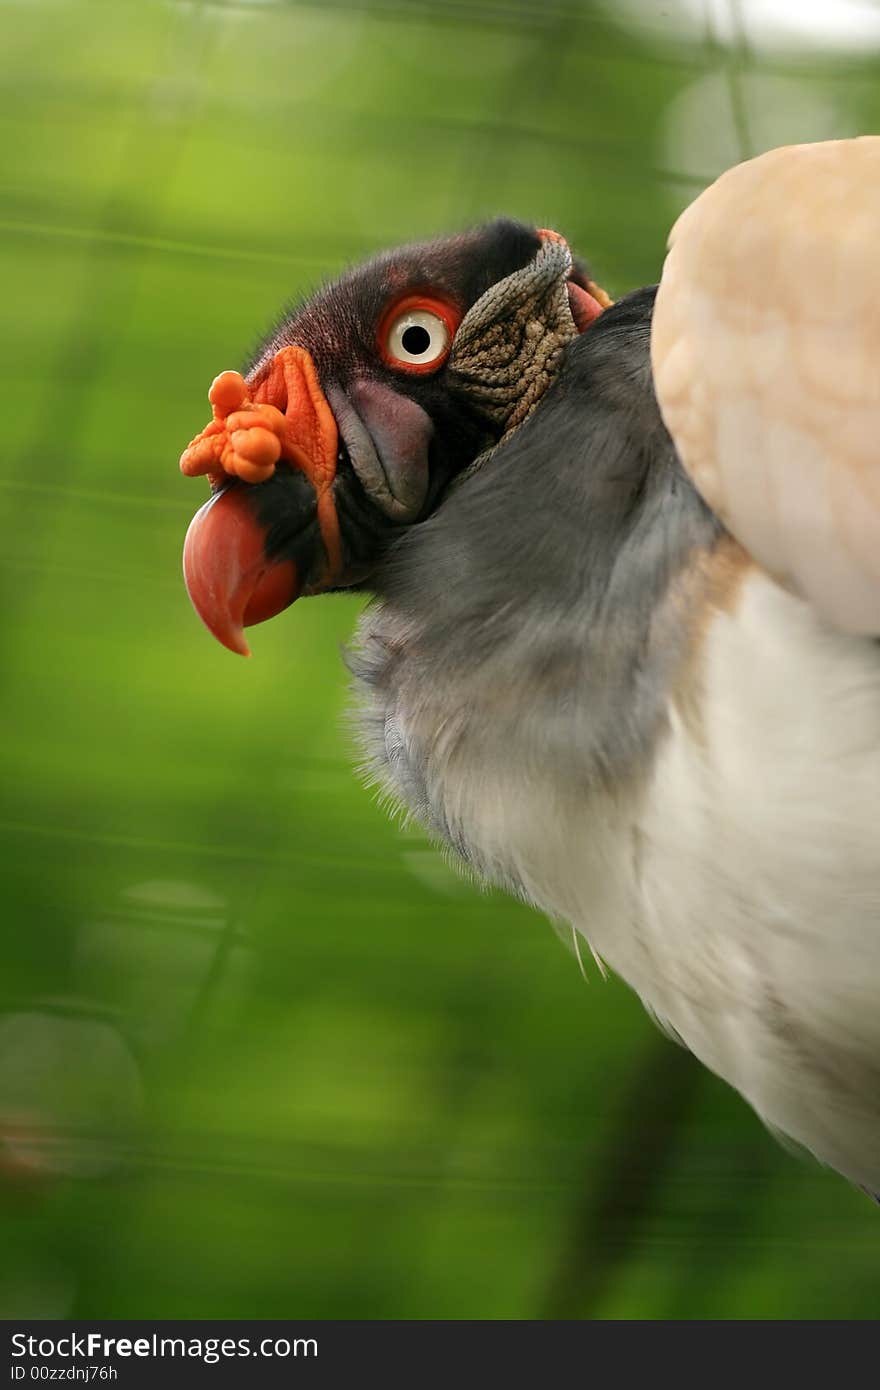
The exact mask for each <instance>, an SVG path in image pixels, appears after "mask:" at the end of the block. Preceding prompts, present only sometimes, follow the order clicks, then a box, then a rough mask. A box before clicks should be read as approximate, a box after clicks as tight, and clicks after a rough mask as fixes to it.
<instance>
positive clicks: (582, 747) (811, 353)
mask: <svg viewBox="0 0 880 1390" xmlns="http://www.w3.org/2000/svg"><path fill="white" fill-rule="evenodd" d="M878 248H880V138H877V139H873V138H869V137H866V138H863V139H861V140H853V141H841V142H833V143H828V144H821V145H815V146H795V147H790V148H786V149H781V150H776V151H772V152H770V153H769V154H766V155H763V156H760V157H759V158H757V159H755V160H752V161H750V162H748V163H745V164H743V165H740V166H739V167H737V168H735V169H733V170H730V171H728V172H727V173H726V174H724V175H723V176H722V177H721V178H720V179H719V180H718V181H717V182H716V183H715V184H714V185H713V186H711V187H710V188H709V189H707V190H706V191H705V192H704V193H702V194H701V195H700V196H699V197H698V198H697V200H696V201H695V202H694V203H693V204H692V205H691V207H689V208H688V209H687V210H686V211H685V212H684V214H683V215H682V216H681V218H680V219H679V221H678V223H677V224H676V226H675V228H674V229H673V232H672V234H671V238H670V250H669V255H668V258H667V261H666V264H665V268H664V271H663V275H662V278H661V281H660V284H659V287H657V286H654V287H649V288H643V289H638V290H636V291H635V292H633V293H630V294H627V295H625V296H624V297H622V298H621V299H619V300H618V301H617V302H615V303H612V301H611V300H610V299H609V298H608V296H607V295H606V294H605V293H604V292H603V291H602V290H601V289H600V288H599V286H598V285H597V284H596V283H595V282H594V281H593V280H592V279H590V276H589V272H588V270H587V269H586V267H585V265H584V264H583V263H582V262H580V261H578V260H577V259H574V258H573V256H572V253H571V251H570V249H569V247H568V244H567V242H566V241H565V240H564V239H563V237H562V236H560V235H559V234H558V233H556V232H551V231H548V230H546V229H535V228H533V227H530V226H525V225H522V224H520V223H518V222H515V221H510V220H497V221H494V222H492V223H490V224H489V225H486V226H483V227H480V228H477V229H476V230H471V231H467V232H465V233H463V234H460V235H456V236H451V237H448V238H446V239H441V240H437V241H433V242H428V243H424V244H419V245H412V246H408V247H405V248H403V249H399V250H394V251H389V252H387V253H385V254H383V255H380V256H378V257H376V258H375V259H373V260H371V261H369V262H368V263H366V264H364V265H363V266H361V267H359V268H356V269H353V270H350V271H348V272H347V273H345V274H344V275H343V276H342V277H341V278H340V279H339V280H337V281H336V282H335V283H331V284H328V285H327V286H325V287H324V288H322V289H320V290H319V291H318V292H317V293H316V294H315V295H314V296H313V297H312V298H311V299H309V300H308V301H307V302H305V303H303V304H302V305H301V306H299V307H296V308H294V309H293V310H292V311H291V312H289V313H287V314H286V315H285V316H284V317H283V318H282V319H281V320H280V321H279V323H278V324H277V326H276V327H275V329H274V330H273V331H272V332H271V333H270V334H269V336H268V338H267V339H266V341H265V343H264V344H263V346H262V348H261V349H260V350H259V351H258V352H257V354H256V356H255V357H254V359H253V361H252V362H251V363H250V365H249V367H248V368H247V369H246V370H245V372H244V373H243V374H239V373H238V372H232V371H227V372H224V373H222V374H221V375H220V376H219V377H217V378H216V379H215V381H214V383H213V386H212V388H211V391H210V396H209V399H210V401H211V404H212V408H213V418H212V420H211V422H210V424H209V425H208V426H207V427H206V428H205V429H204V430H203V431H202V433H201V434H200V435H199V436H197V438H196V439H195V440H194V441H193V442H192V443H191V444H190V445H189V447H188V448H187V449H186V451H185V452H184V454H183V456H182V459H181V468H182V470H183V472H184V473H185V474H187V475H190V476H192V475H203V476H207V478H208V480H209V482H210V485H211V489H212V495H211V497H210V499H209V500H208V501H207V502H206V503H205V504H204V506H202V508H201V509H200V510H199V511H198V512H197V513H196V515H195V517H194V518H193V521H192V523H191V525H190V528H189V531H188V533H187V538H186V542H185V547H184V571H185V577H186V583H187V586H188V589H189V593H190V597H191V599H192V601H193V604H194V606H195V608H196V610H197V612H198V613H199V615H200V616H201V618H202V619H203V621H204V622H205V624H206V625H207V627H208V628H209V629H210V631H211V632H212V633H213V634H214V635H215V636H216V637H217V638H219V640H220V641H221V642H222V643H224V644H225V645H226V646H227V647H229V648H230V649H231V650H232V651H237V652H241V653H247V651H248V648H247V644H246V641H245V637H244V628H245V627H246V626H249V625H252V624H254V623H258V622H260V621H262V620H263V619H265V618H268V617H271V616H273V615H274V614H276V613H278V612H280V611H281V610H282V609H283V608H286V607H287V606H288V605H289V604H290V603H292V602H293V601H294V599H296V598H298V597H300V596H302V595H308V594H317V593H321V592H325V591H327V590H334V589H341V588H356V589H363V590H366V591H368V592H369V593H370V594H371V595H372V596H373V601H372V603H371V604H370V605H369V606H368V607H367V609H366V612H365V615H364V616H363V618H362V620H361V622H360V626H359V629H358V631H357V634H356V638H355V641H354V645H353V647H352V650H351V652H350V654H349V665H350V668H351V672H352V677H353V684H354V690H355V700H356V705H357V709H358V721H359V728H360V732H361V737H362V740H363V744H364V747H365V749H366V753H367V756H368V762H369V766H370V768H371V770H372V774H373V776H374V777H375V779H376V780H377V782H378V783H379V784H380V785H381V786H382V787H383V789H384V790H385V791H386V792H388V793H389V794H390V795H391V797H392V798H393V799H394V801H395V802H396V803H398V805H400V806H401V807H402V808H405V810H406V811H407V812H408V813H409V814H411V815H412V816H414V817H416V818H417V819H418V820H419V821H420V822H421V823H422V824H423V825H424V826H425V827H426V828H427V830H428V831H429V832H430V834H431V835H433V836H434V837H436V838H437V839H438V840H439V841H442V842H443V843H445V845H446V846H448V847H449V848H450V850H451V851H452V853H453V855H454V856H455V857H457V858H458V859H460V860H462V861H464V863H465V864H466V865H467V866H469V868H470V870H471V871H472V872H473V873H474V874H476V875H477V876H478V877H480V878H481V879H483V880H485V881H487V882H489V883H492V884H495V885H500V886H502V887H504V888H506V889H507V890H509V891H510V892H511V893H513V894H516V895H518V896H519V897H521V898H523V899H525V900H527V901H528V902H530V903H532V904H534V905H536V906H537V907H539V908H540V909H542V910H543V911H544V912H545V913H546V914H547V915H548V916H549V917H550V918H551V919H553V920H554V921H555V922H557V923H563V924H565V926H566V929H570V930H571V931H572V932H573V934H574V937H575V940H576V941H577V940H578V939H582V940H583V941H584V942H585V943H586V944H587V945H588V947H589V948H590V949H591V950H592V952H593V953H594V955H595V956H596V958H597V959H598V960H599V961H600V962H603V963H607V964H608V966H610V967H611V968H612V969H613V970H615V971H616V972H617V973H619V975H621V976H622V977H623V978H624V979H625V980H626V981H627V982H628V983H629V985H630V986H631V987H632V988H633V989H634V990H635V991H636V992H637V993H638V995H639V996H640V997H641V999H642V1001H643V1002H644V1004H645V1005H646V1006H647V1008H648V1010H649V1011H650V1012H651V1014H652V1015H654V1016H655V1017H656V1018H657V1019H658V1020H659V1021H660V1022H661V1023H662V1024H664V1025H665V1026H666V1027H667V1029H668V1030H669V1031H670V1032H671V1033H673V1035H674V1036H675V1037H676V1038H678V1039H679V1040H680V1041H681V1042H683V1043H684V1044H685V1045H686V1046H687V1047H688V1048H689V1049H690V1050H691V1051H692V1052H693V1053H694V1054H695V1055H696V1056H697V1057H698V1058H699V1059H700V1060H701V1061H702V1062H703V1063H704V1064H705V1065H706V1066H707V1067H709V1068H710V1069H711V1070H712V1071H713V1072H715V1073H717V1074H718V1075H719V1076H721V1077H723V1078H724V1079H725V1080H726V1081H727V1082H728V1083H729V1084H730V1085H732V1086H733V1087H735V1088H736V1089H737V1090H738V1091H739V1092H740V1093H741V1094H742V1095H743V1096H744V1097H745V1098H746V1099H747V1101H748V1102H749V1103H750V1104H751V1106H752V1107H753V1108H754V1110H755V1111H756V1112H757V1113H758V1115H759V1116H760V1117H761V1118H762V1120H763V1121H764V1122H765V1123H766V1124H767V1125H768V1126H769V1127H770V1128H771V1129H772V1130H773V1131H774V1132H775V1133H777V1134H779V1135H780V1136H784V1137H787V1138H788V1139H790V1140H793V1141H795V1143H796V1144H797V1145H798V1146H802V1147H804V1148H806V1149H808V1150H810V1151H811V1152H812V1153H813V1154H814V1155H815V1156H816V1157H817V1158H818V1159H819V1160H820V1161H821V1162H822V1163H824V1164H826V1165H829V1166H831V1167H833V1168H835V1169H837V1170H838V1171H839V1172H840V1173H842V1174H844V1175H845V1176H846V1177H847V1178H848V1179H849V1180H851V1181H852V1182H853V1183H856V1184H858V1185H859V1186H861V1187H862V1188H864V1189H865V1190H866V1191H868V1192H869V1193H876V1192H877V1191H878V1190H880V645H878V640H877V638H878V634H880V253H878Z"/></svg>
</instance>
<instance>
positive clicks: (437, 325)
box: [379, 296, 459, 372]
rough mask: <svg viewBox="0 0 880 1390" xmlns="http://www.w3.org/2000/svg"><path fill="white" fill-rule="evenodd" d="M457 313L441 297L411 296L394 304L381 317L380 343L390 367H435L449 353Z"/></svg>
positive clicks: (416, 369)
mask: <svg viewBox="0 0 880 1390" xmlns="http://www.w3.org/2000/svg"><path fill="white" fill-rule="evenodd" d="M458 322H459V314H458V312H457V311H456V310H455V309H453V308H452V306H451V305H449V304H444V303H443V302H442V301H441V300H434V299H426V298H422V297H421V296H417V297H411V298H409V299H405V300H402V301H401V302H400V303H398V304H395V305H393V307H392V308H391V309H390V310H389V312H388V313H387V314H386V315H385V317H384V318H383V320H382V324H381V326H380V329H379V346H380V349H381V351H382V356H383V358H384V359H385V361H386V362H387V363H388V365H389V366H390V367H399V368H401V369H402V370H403V371H407V372H431V371H436V370H437V368H438V367H439V366H441V365H442V363H443V362H445V361H446V358H447V357H448V356H449V348H450V346H451V343H452V338H453V335H454V333H455V330H456V328H457V327H458Z"/></svg>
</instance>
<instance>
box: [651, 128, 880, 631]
mask: <svg viewBox="0 0 880 1390" xmlns="http://www.w3.org/2000/svg"><path fill="white" fill-rule="evenodd" d="M652 363H653V369H654V376H655V385H656V391H657V398H658V401H659V404H660V409H661V412H662V414H663V418H664V421H665V423H666V425H667V428H668V429H669V431H670V434H671V435H672V437H673V439H674V441H675V444H676V447H677V449H678V451H679V454H680V455H681V458H682V461H683V463H684V465H685V467H686V468H687V470H688V472H689V473H690V475H691V477H692V478H693V480H694V482H695V484H696V485H697V487H698V488H699V490H700V492H701V493H702V494H703V496H704V498H705V500H706V501H707V502H708V503H709V505H710V506H711V507H712V508H713V510H715V511H716V512H717V514H718V515H719V516H720V517H721V518H722V520H723V521H724V522H725V524H726V525H727V526H728V527H729V529H730V530H731V531H732V533H733V534H734V535H735V536H736V537H737V539H738V540H739V541H740V542H741V543H742V544H743V545H744V546H745V547H746V549H747V550H749V551H750V552H751V554H752V555H753V556H754V557H755V558H756V559H757V560H758V562H759V563H760V564H761V565H762V566H763V567H764V568H765V569H766V570H767V571H768V572H769V573H770V574H771V575H772V576H773V577H775V578H776V579H778V580H779V581H780V582H781V583H782V584H784V585H786V586H787V587H789V588H791V589H792V590H794V591H795V592H797V593H799V594H801V595H803V596H804V597H806V598H807V599H809V600H810V602H811V603H812V604H813V605H814V607H815V608H816V609H817V611H818V612H819V613H821V614H822V616H823V617H825V618H826V619H827V620H829V621H830V622H832V623H833V624H834V625H836V626H838V627H840V628H843V629H844V630H846V631H850V632H863V633H880V137H874V136H865V137H863V138H861V139H858V140H836V141H829V142H828V143H825V144H817V145H793V146H789V147H786V148H783V149H778V150H772V151H771V152H770V153H769V154H764V155H761V156H760V157H759V158H757V159H753V160H750V161H749V162H748V163H746V164H741V165H739V166H737V167H736V168H734V169H731V170H729V171H728V172H727V173H726V174H723V175H722V177H721V178H720V179H718V181H717V182H716V183H714V184H713V185H712V186H711V187H710V188H709V189H707V190H706V192H704V193H703V194H702V195H701V196H700V197H699V198H697V200H696V201H695V202H694V203H693V204H692V205H691V206H690V207H689V208H688V209H687V210H686V211H685V212H684V213H683V214H682V216H681V217H680V218H679V220H678V222H677V223H676V224H675V227H674V228H673V230H672V234H671V237H670V251H669V255H668V257H667V260H666V265H665V268H664V271H663V278H662V281H661V284H660V290H659V293H658V296H657V302H656V308H655V314H654V326H653V336H652Z"/></svg>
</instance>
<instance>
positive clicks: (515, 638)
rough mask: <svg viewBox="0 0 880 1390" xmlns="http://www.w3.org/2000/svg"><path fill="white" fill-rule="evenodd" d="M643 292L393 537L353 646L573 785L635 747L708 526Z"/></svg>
mask: <svg viewBox="0 0 880 1390" xmlns="http://www.w3.org/2000/svg"><path fill="white" fill-rule="evenodd" d="M652 306H653V291H652V290H647V291H639V292H638V293H637V294H635V295H631V296H629V297H628V298H627V299H624V300H621V301H619V303H618V304H617V305H615V306H614V307H613V308H612V309H609V310H607V311H606V313H605V314H603V315H602V317H601V318H600V319H599V320H598V321H597V323H596V324H595V326H594V327H593V328H591V329H590V331H589V332H587V333H585V334H584V335H582V336H581V337H580V338H578V339H576V340H575V341H574V342H573V343H572V344H571V346H570V347H569V348H568V350H567V352H566V357H565V362H564V364H563V367H562V370H561V371H560V374H559V377H558V378H557V380H556V382H555V383H554V385H553V386H552V387H551V388H550V389H549V390H548V392H547V394H546V396H545V398H544V399H543V400H542V402H541V405H540V407H539V408H538V409H537V410H536V411H535V412H534V414H533V415H532V416H531V417H530V418H529V419H528V420H527V421H526V422H525V423H524V424H523V425H522V427H521V428H520V429H519V430H518V431H517V432H516V433H515V434H514V435H513V436H512V437H511V438H510V440H509V441H507V442H506V443H505V444H504V445H503V446H502V447H501V448H499V449H498V450H497V451H496V452H495V453H494V454H493V455H492V457H491V458H490V459H489V460H488V461H487V463H486V464H485V466H484V467H483V468H482V469H480V471H479V472H477V473H475V474H474V475H473V476H472V477H470V478H468V479H467V480H466V482H465V483H463V484H462V486H461V487H459V488H458V489H457V490H455V491H453V492H452V493H451V494H450V495H449V496H448V497H447V498H446V499H445V501H444V502H443V504H442V505H441V506H440V508H439V509H438V510H437V512H436V513H435V515H434V516H433V517H431V518H430V519H429V520H428V521H426V522H424V523H422V524H421V525H419V526H416V527H413V528H411V530H410V532H409V533H408V534H407V535H405V536H403V537H402V538H401V540H400V542H399V544H398V545H397V546H396V547H395V548H394V549H393V550H392V552H391V553H390V554H389V556H388V558H387V561H386V563H385V565H384V566H383V568H382V570H381V572H380V574H379V575H378V578H377V582H376V585H375V587H376V590H377V593H378V596H379V598H380V600H381V604H382V606H381V608H380V609H378V610H374V612H373V614H372V615H371V616H370V617H369V618H368V620H367V624H366V626H365V628H364V632H365V633H366V635H367V639H368V640H367V646H369V647H370V650H371V655H370V657H369V659H368V660H367V661H366V663H365V664H364V663H363V662H362V661H361V660H360V659H359V658H357V657H356V658H355V660H354V667H355V673H356V675H357V676H358V677H359V679H360V680H361V681H362V682H363V683H365V685H366V686H367V687H373V686H375V684H376V683H377V682H378V683H381V684H383V685H384V686H385V688H386V689H388V690H389V691H396V692H397V693H396V695H394V696H393V698H395V699H401V698H402V699H409V700H412V701H414V702H419V701H424V700H426V699H428V695H427V692H428V691H430V703H431V705H432V707H433V708H434V709H435V710H436V712H437V718H438V719H439V720H442V719H443V717H444V711H446V713H447V714H450V715H451V714H452V713H453V712H461V711H466V712H467V717H468V719H470V720H471V722H472V723H473V725H474V728H475V729H476V728H477V727H479V730H480V735H479V736H480V738H481V739H482V740H483V742H484V743H487V744H488V743H491V744H493V745H495V746H496V747H497V750H498V756H499V757H502V758H503V757H510V756H516V754H514V753H513V751H512V750H514V749H515V748H518V749H519V756H522V757H523V758H524V759H526V760H527V761H528V759H530V758H531V759H540V760H541V761H542V762H543V763H546V762H547V761H548V760H551V761H554V762H555V763H556V764H557V765H558V773H559V776H560V777H562V778H569V777H572V776H574V777H575V778H577V779H579V781H580V783H581V785H583V780H584V778H587V779H596V778H600V779H603V780H607V779H613V780H619V778H620V777H621V776H623V775H626V774H627V773H628V772H632V771H636V770H638V769H641V768H644V766H645V765H646V761H647V760H649V758H650V755H651V753H652V750H653V748H654V747H655V745H656V742H657V740H658V737H659V735H660V733H661V731H662V728H663V726H664V721H665V719H666V712H667V709H668V695H669V690H670V687H671V685H672V684H673V683H674V682H675V680H676V678H677V675H678V672H679V670H680V668H681V666H682V664H683V663H684V662H685V661H686V658H687V652H688V649H689V636H688V617H689V611H690V610H689V603H690V602H691V595H693V601H694V602H697V601H698V596H697V590H698V588H699V582H698V579H697V578H695V576H698V575H699V569H700V564H699V557H700V556H701V555H703V554H705V552H706V551H707V550H709V549H711V548H712V546H713V545H714V544H715V542H716V540H717V538H718V535H719V526H718V523H717V521H716V520H715V518H714V517H713V516H712V515H711V513H709V512H708V510H707V508H706V507H705V505H704V504H703V503H702V501H701V500H700V498H699V497H698V495H697V494H696V492H695V491H694V489H693V487H692V486H691V484H690V482H689V481H688V479H687V478H686V476H685V475H684V473H683V471H682V469H681V467H680V465H679V462H678V459H677V457H676V454H675V451H674V449H673V447H672V444H671V442H670V440H669V436H668V435H667V433H666V431H665V429H664V427H663V424H662V421H661V419H660V416H659V412H658V410H657V406H656V402H655V400H654V393H653V388H652V383H651V374H650V362H649V351H648V349H649V337H650V319H651V308H652ZM692 580H693V582H691V581H692ZM376 637H378V638H379V641H378V644H376V642H374V641H373V639H374V638H376ZM365 650H366V648H365Z"/></svg>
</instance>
